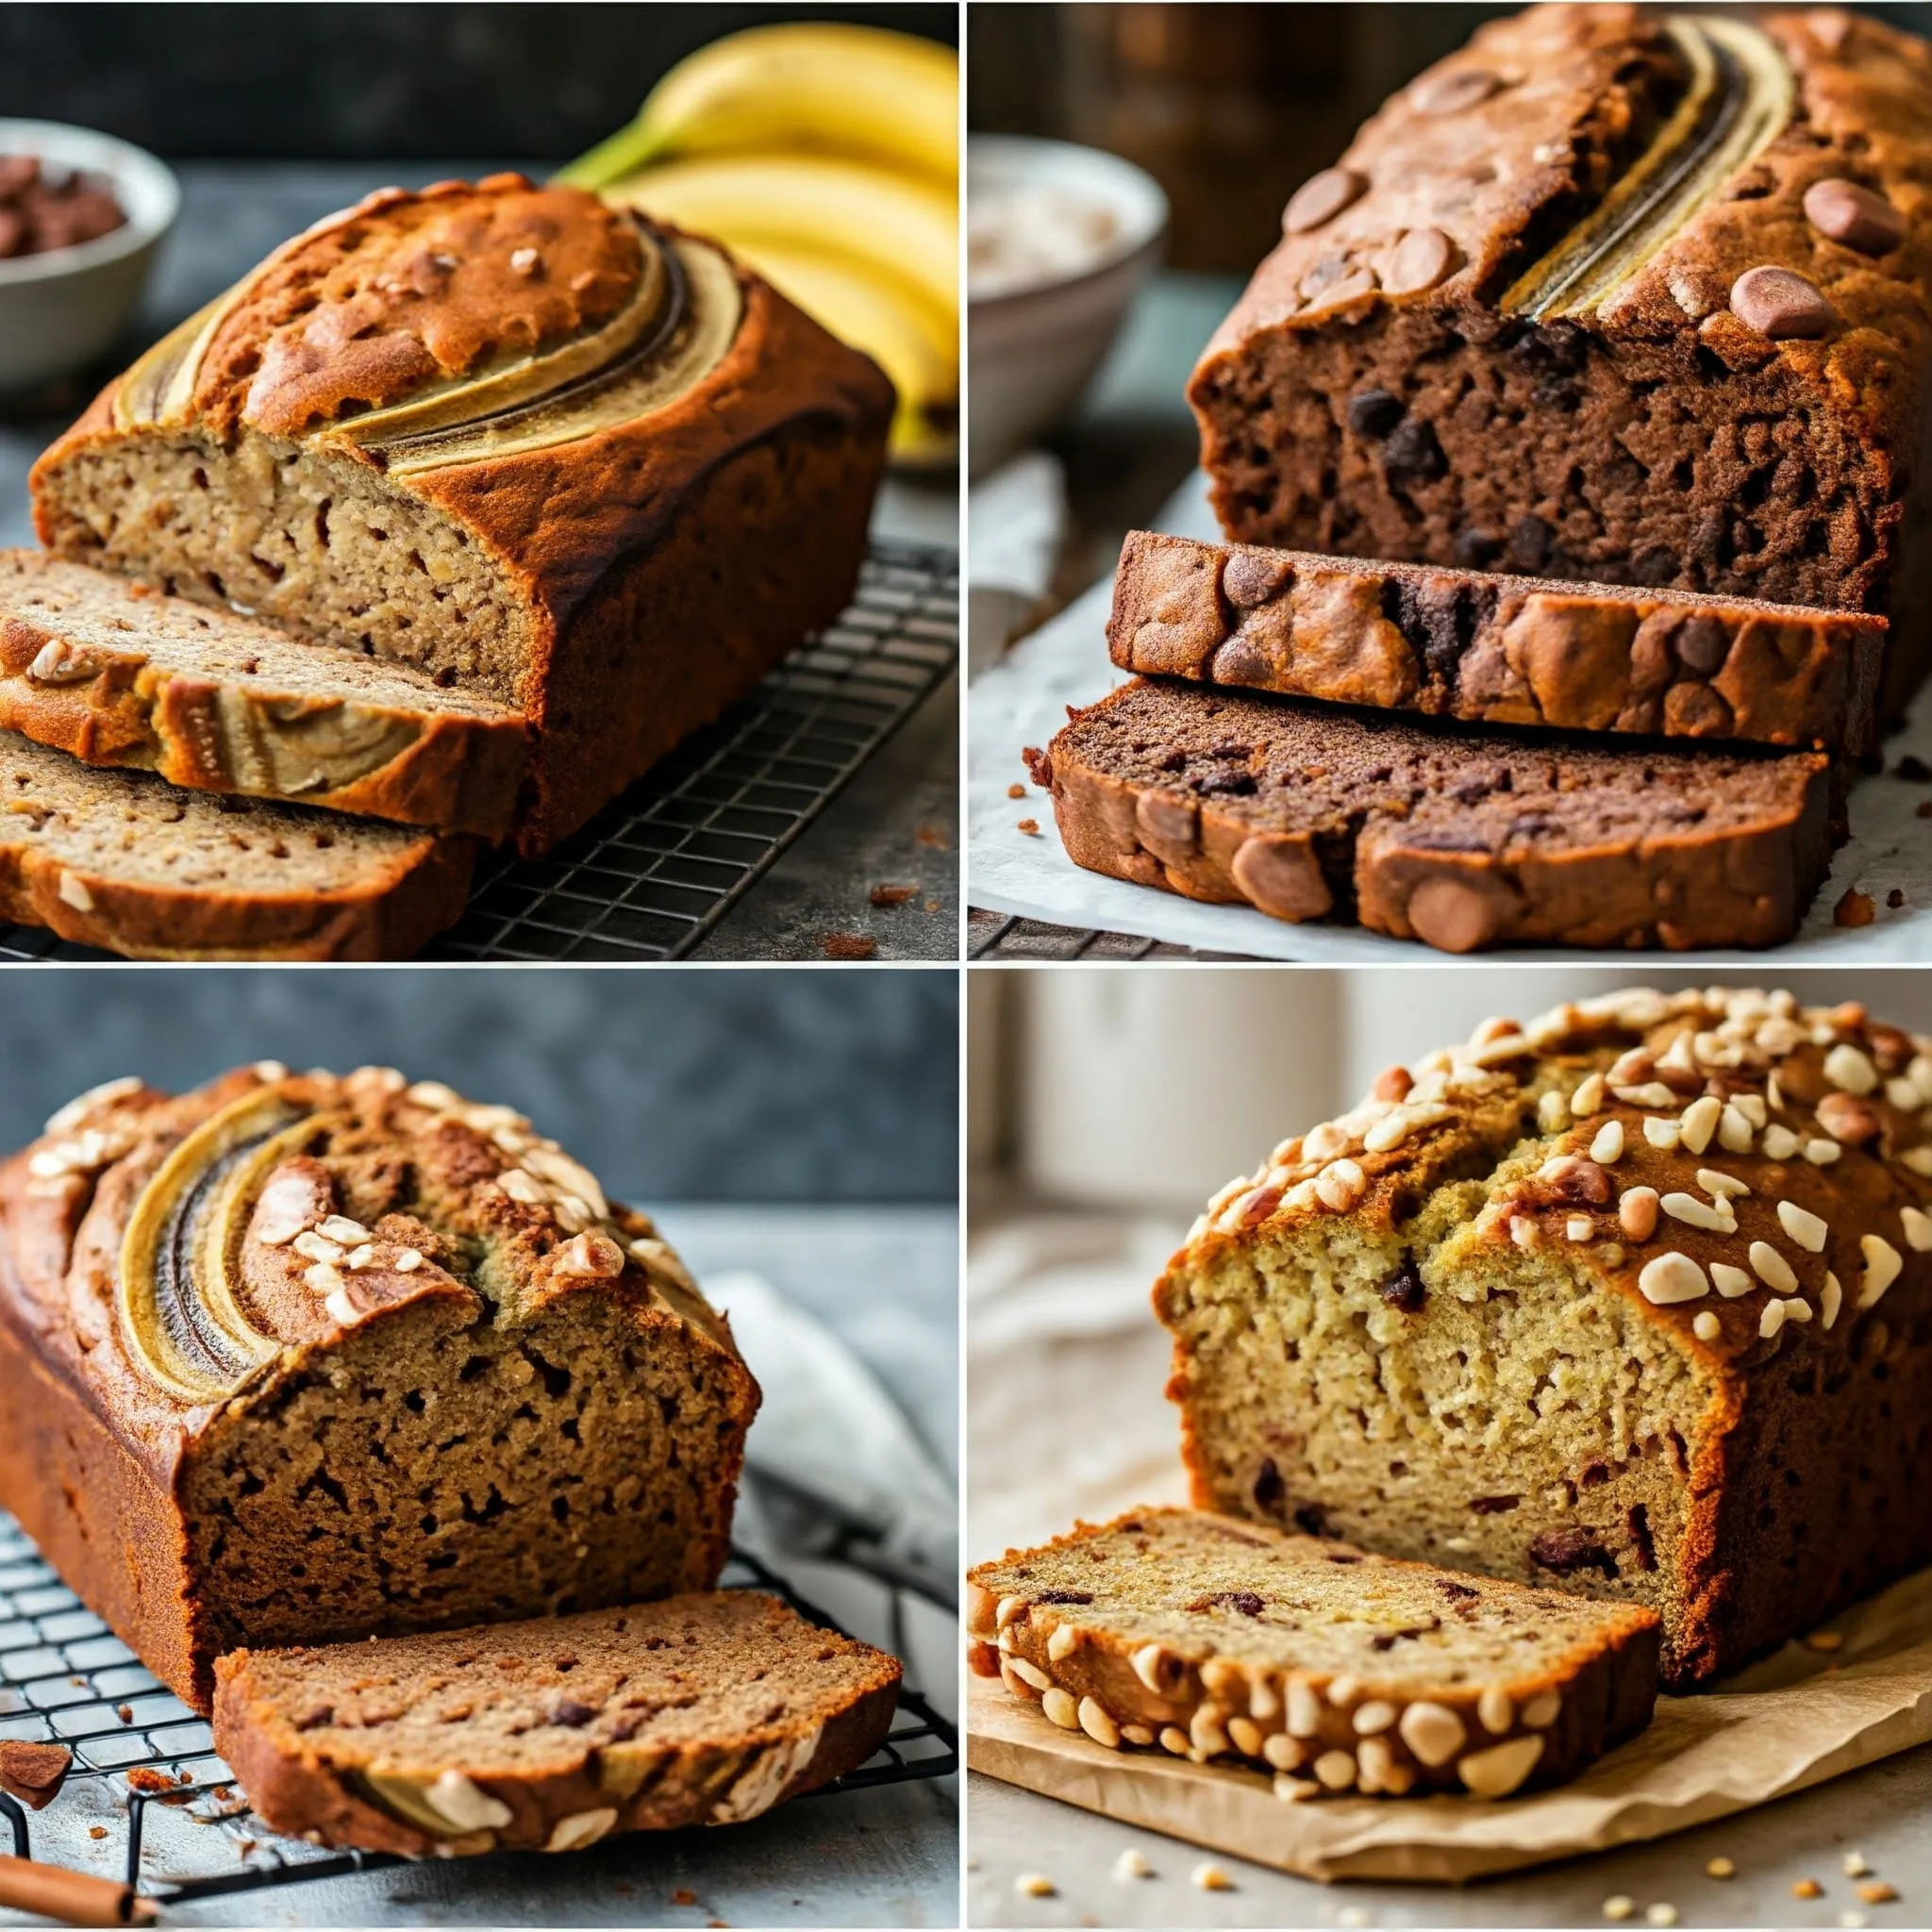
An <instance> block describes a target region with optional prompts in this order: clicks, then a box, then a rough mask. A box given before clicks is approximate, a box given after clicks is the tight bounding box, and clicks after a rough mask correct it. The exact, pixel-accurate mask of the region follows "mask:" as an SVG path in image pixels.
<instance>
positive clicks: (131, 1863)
mask: <svg viewBox="0 0 1932 1932" xmlns="http://www.w3.org/2000/svg"><path fill="white" fill-rule="evenodd" d="M723 1582H724V1588H726V1589H746V1590H762V1591H768V1592H769V1593H771V1594H772V1595H774V1596H776V1597H780V1598H782V1599H783V1600H784V1601H785V1602H786V1603H788V1604H790V1605H791V1607H792V1608H793V1609H795V1610H796V1611H798V1613H799V1614H800V1615H801V1616H804V1617H807V1618H808V1619H810V1620H811V1621H812V1622H813V1623H816V1624H824V1625H826V1626H828V1627H831V1628H837V1627H838V1626H837V1624H835V1623H834V1621H833V1619H832V1618H830V1617H828V1616H826V1615H825V1614H824V1612H823V1611H821V1610H819V1609H816V1608H815V1607H813V1606H812V1605H810V1604H808V1603H807V1602H806V1601H805V1600H804V1599H803V1598H802V1597H800V1596H799V1594H798V1593H797V1591H794V1590H793V1589H792V1588H791V1585H790V1584H788V1583H787V1582H786V1581H785V1579H784V1578H783V1577H781V1576H779V1575H778V1574H776V1573H775V1572H774V1571H773V1570H771V1569H770V1568H769V1567H767V1566H766V1565H765V1564H764V1563H761V1562H760V1561H759V1560H758V1558H757V1557H753V1556H751V1555H749V1554H748V1553H746V1552H744V1551H742V1550H734V1551H733V1552H732V1557H731V1562H730V1564H729V1565H728V1566H727V1567H726V1570H725V1572H724V1579H723ZM893 1609H894V1622H895V1625H896V1622H897V1612H898V1609H899V1599H898V1597H897V1595H896V1593H895V1594H894V1597H893ZM896 1638H897V1632H896V1628H895V1641H896ZM897 1647H898V1649H899V1652H900V1654H901V1655H902V1656H903V1655H904V1654H905V1645H904V1643H903V1641H899V1642H898V1643H897ZM4 1738H25V1739H31V1740H35V1741H37V1742H46V1743H58V1744H65V1745H66V1746H67V1747H68V1749H69V1750H71V1751H72V1752H73V1754H74V1765H73V1769H72V1770H71V1771H70V1772H69V1773H68V1774H67V1782H66V1784H65V1785H64V1786H62V1788H61V1790H60V1794H59V1796H58V1797H57V1798H56V1799H55V1800H54V1802H53V1804H52V1805H51V1806H50V1807H48V1808H47V1809H46V1810H45V1811H43V1812H40V1813H29V1812H28V1811H26V1810H25V1808H24V1807H22V1806H21V1805H19V1804H18V1803H16V1802H15V1800H14V1799H12V1798H11V1797H9V1796H8V1794H7V1793H6V1792H4V1791H0V1817H4V1818H5V1820H6V1821H7V1824H8V1825H9V1826H10V1827H11V1830H12V1840H13V1841H12V1845H11V1850H12V1852H13V1855H14V1857H20V1858H31V1857H36V1856H38V1857H42V1858H50V1859H52V1860H53V1861H55V1862H58V1863H60V1864H63V1865H66V1866H69V1867H72V1868H75V1869H79V1870H84V1871H87V1872H90V1873H93V1874H96V1875H99V1876H102V1877H108V1876H118V1877H122V1878H123V1879H124V1880H125V1883H126V1884H127V1885H128V1886H130V1887H131V1888H132V1889H133V1890H135V1891H136V1892H138V1893H140V1894H141V1895H142V1896H143V1897H148V1898H152V1899H155V1900H156V1901H157V1902H158V1903H159V1904H160V1905H162V1906H163V1907H166V1906H168V1905H171V1904H173V1905H184V1904H187V1903H189V1902H190V1901H192V1900H194V1899H201V1898H214V1897H218V1896H223V1895H225V1894H227V1893H230V1892H238V1891H254V1890H258V1889H261V1888H264V1887H267V1886H275V1885H294V1884H301V1883H304V1882H306V1881H307V1880H309V1879H314V1878H335V1877H339V1876H341V1874H344V1873H349V1872H367V1871H374V1870H375V1869H376V1868H378V1867H380V1866H385V1865H395V1864H400V1863H402V1862H403V1861H402V1860H401V1859H398V1858H396V1857H391V1856H390V1855H388V1854H386V1853H378V1852H355V1851H351V1852H341V1851H329V1850H325V1849H324V1848H322V1847H320V1846H315V1845H310V1844H308V1843H305V1842H304V1841H302V1840H298V1839H288V1838H280V1837H277V1836H276V1835H275V1833H274V1832H272V1831H270V1830H269V1828H268V1827H267V1826H266V1825H265V1824H262V1823H261V1822H260V1821H259V1820H258V1818H257V1817H256V1816H255V1815H254V1813H253V1812H252V1811H251V1810H250V1809H249V1807H248V1801H247V1799H246V1798H245V1797H243V1796H242V1789H241V1787H240V1786H239V1785H237V1784H235V1783H234V1782H233V1780H232V1779H231V1777H230V1775H229V1773H228V1768H227V1766H226V1765H225V1764H224V1763H223V1762H222V1760H221V1758H220V1757H217V1756H216V1755H215V1750H214V1740H213V1735H212V1733H211V1731H210V1730H209V1727H208V1724H207V1722H206V1721H205V1720H204V1719H201V1718H198V1717H196V1716H195V1714H194V1713H193V1712H192V1710H190V1709H189V1707H187V1706H186V1705H185V1704H183V1703H182V1702H181V1700H180V1699H179V1698H178V1697H176V1696H175V1695H174V1693H173V1692H172V1691H168V1690H167V1689H166V1688H165V1687H164V1686H163V1685H161V1684H160V1683H158V1681H157V1680H156V1679H155V1678H154V1677H153V1676H152V1675H151V1674H149V1673H148V1672H147V1670H146V1669H145V1668H143V1666H142V1663H141V1661H140V1659H139V1658H138V1657H135V1655H134V1653H133V1652H132V1651H130V1650H129V1649H128V1648H127V1646H126V1645H125V1644H124V1643H123V1642H121V1641H120V1640H119V1639H118V1638H116V1637H115V1636H114V1635H113V1634H112V1633H111V1632H110V1631H109V1630H108V1626H107V1625H106V1624H103V1623H102V1622H101V1620H100V1619H99V1618H98V1617H96V1616H95V1615H94V1614H93V1613H92V1611H91V1610H89V1609H87V1608H86V1607H84V1606H83V1605H82V1604H81V1602H80V1600H79V1598H78V1597H76V1596H75V1594H74V1592H73V1591H71V1590H69V1589H67V1588H66V1586H65V1585H64V1584H62V1583H61V1581H60V1579H59V1577H58V1575H56V1574H55V1573H54V1571H53V1569H52V1568H51V1567H50V1566H49V1565H48V1563H47V1562H46V1561H45V1560H44V1559H43V1558H42V1556H41V1553H40V1551H39V1550H38V1549H36V1548H35V1547H34V1545H33V1543H32V1541H29V1539H28V1538H27V1537H26V1536H25V1534H24V1533H23V1532H22V1530H21V1529H20V1527H19V1525H18V1524H15V1523H14V1521H13V1519H12V1518H11V1517H9V1516H7V1515H4V1514H0V1739H4ZM958 1768H959V1740H958V1732H957V1730H956V1729H955V1727H954V1726H953V1725H952V1724H948V1723H947V1722H946V1720H945V1719H944V1718H942V1717H941V1715H940V1714H939V1712H938V1711H936V1710H935V1709H934V1708H933V1707H932V1706H931V1705H930V1704H929V1703H927V1701H926V1700H925V1698H924V1697H923V1696H922V1695H920V1693H919V1692H918V1691H907V1690H902V1691H900V1693H899V1708H898V1712H897V1714H896V1716H895V1717H894V1718H893V1720H892V1728H891V1733H890V1735H889V1736H888V1737H887V1739H886V1741H885V1742H884V1743H883V1744H882V1745H881V1746H880V1747H879V1749H878V1751H877V1752H876V1753H874V1756H873V1757H871V1758H869V1759H868V1760H867V1761H866V1762H865V1763H864V1764H862V1765H860V1766H859V1767H858V1770H857V1771H854V1772H850V1773H848V1774H846V1775H845V1776H844V1777H841V1778H839V1779H837V1780H835V1781H834V1782H833V1783H831V1784H828V1785H824V1786H822V1787H821V1788H820V1789H819V1790H815V1791H812V1792H809V1793H808V1796H809V1797H812V1798H824V1797H829V1796H832V1795H835V1794H836V1793H839V1792H841V1791H857V1790H869V1789H870V1788H872V1787H873V1786H875V1785H892V1784H904V1783H907V1782H908V1781H910V1780H913V1779H918V1778H935V1777H946V1776H949V1775H950V1774H952V1773H954V1772H956V1771H958Z"/></svg>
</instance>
